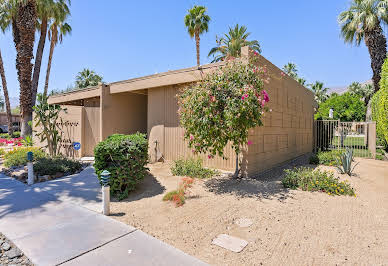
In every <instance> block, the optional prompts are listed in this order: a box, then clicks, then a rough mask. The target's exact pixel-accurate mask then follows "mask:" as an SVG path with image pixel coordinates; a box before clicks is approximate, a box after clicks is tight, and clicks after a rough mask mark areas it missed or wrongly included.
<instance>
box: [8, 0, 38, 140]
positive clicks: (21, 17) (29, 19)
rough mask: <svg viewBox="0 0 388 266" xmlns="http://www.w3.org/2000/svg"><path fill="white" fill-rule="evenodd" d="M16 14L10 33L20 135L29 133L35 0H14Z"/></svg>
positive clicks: (30, 131) (23, 135) (35, 17)
mask: <svg viewBox="0 0 388 266" xmlns="http://www.w3.org/2000/svg"><path fill="white" fill-rule="evenodd" d="M12 2H14V3H15V4H16V8H17V13H16V16H12V33H13V39H14V43H15V47H16V70H17V74H18V80H19V84H20V96H19V99H20V109H21V136H22V137H25V136H27V135H31V133H32V129H31V126H30V125H29V121H31V120H32V90H31V89H32V79H31V77H32V63H31V60H32V58H33V57H34V56H33V50H34V41H35V27H36V19H37V12H36V1H35V0H14V1H12Z"/></svg>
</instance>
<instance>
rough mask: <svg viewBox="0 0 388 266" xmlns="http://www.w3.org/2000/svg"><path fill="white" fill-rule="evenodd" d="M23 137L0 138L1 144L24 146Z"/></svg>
mask: <svg viewBox="0 0 388 266" xmlns="http://www.w3.org/2000/svg"><path fill="white" fill-rule="evenodd" d="M22 140H23V139H22V138H20V137H19V138H0V146H10V145H11V146H22Z"/></svg>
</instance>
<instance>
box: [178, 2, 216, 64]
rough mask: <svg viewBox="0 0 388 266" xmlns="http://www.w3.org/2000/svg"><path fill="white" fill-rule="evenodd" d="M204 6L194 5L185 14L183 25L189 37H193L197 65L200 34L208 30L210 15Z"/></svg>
mask: <svg viewBox="0 0 388 266" xmlns="http://www.w3.org/2000/svg"><path fill="white" fill-rule="evenodd" d="M206 10H207V9H206V7H204V6H194V7H193V8H191V9H189V10H188V11H187V12H188V13H187V15H186V16H185V20H184V21H185V26H186V27H187V31H188V33H189V35H190V37H191V38H193V37H194V38H195V43H196V48H197V66H199V65H200V64H199V41H200V37H199V35H201V34H202V33H204V32H207V31H208V30H209V22H210V17H209V16H208V15H207V14H206Z"/></svg>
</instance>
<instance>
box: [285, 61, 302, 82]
mask: <svg viewBox="0 0 388 266" xmlns="http://www.w3.org/2000/svg"><path fill="white" fill-rule="evenodd" d="M282 70H283V71H284V73H286V74H287V75H289V76H290V77H291V78H293V79H296V78H297V77H298V69H297V67H296V65H295V64H294V63H292V62H288V63H287V64H286V65H284V66H283V68H282Z"/></svg>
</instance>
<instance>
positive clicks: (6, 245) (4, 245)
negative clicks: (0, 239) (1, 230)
mask: <svg viewBox="0 0 388 266" xmlns="http://www.w3.org/2000/svg"><path fill="white" fill-rule="evenodd" d="M1 248H2V249H3V250H5V251H8V250H9V249H10V248H11V245H10V244H9V243H7V242H4V243H3V244H2V245H1Z"/></svg>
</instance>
